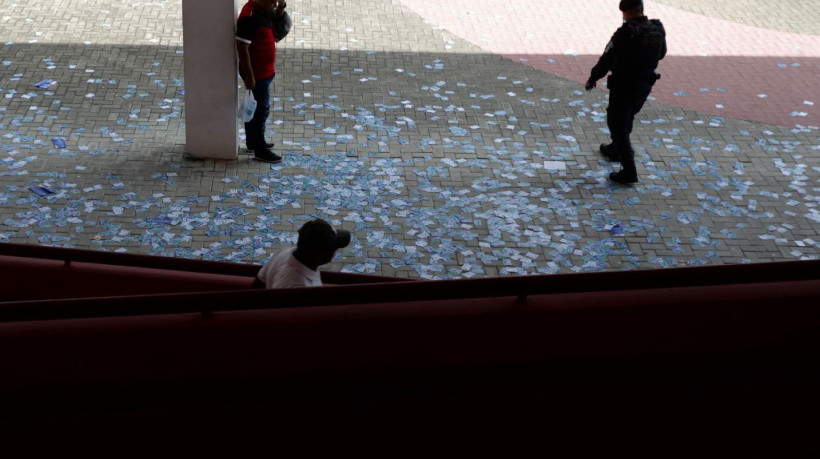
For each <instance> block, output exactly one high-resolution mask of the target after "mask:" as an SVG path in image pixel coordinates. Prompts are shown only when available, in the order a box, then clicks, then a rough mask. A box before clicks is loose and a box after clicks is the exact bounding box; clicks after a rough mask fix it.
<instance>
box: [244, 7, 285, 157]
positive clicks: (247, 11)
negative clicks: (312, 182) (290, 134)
mask: <svg viewBox="0 0 820 459" xmlns="http://www.w3.org/2000/svg"><path fill="white" fill-rule="evenodd" d="M286 7H287V2H285V1H281V0H249V1H248V3H246V4H245V6H243V7H242V11H241V12H240V13H239V18H238V19H237V21H236V51H237V54H238V55H239V76H240V77H242V81H243V82H244V83H245V87H246V88H247V89H249V90H251V91H253V97H254V99H256V103H257V105H256V112H254V115H253V118H252V119H251V120H250V121H249V122H247V123H245V136H246V141H247V147H248V150H251V151H253V155H254V157H255V158H256V159H257V160H259V161H265V162H269V163H278V162H281V161H282V157H281V156H279V155H277V154H276V153H274V152H273V151H272V150H271V148H272V147H273V144H272V143H267V142H266V141H265V123H266V122H267V120H268V116H269V115H270V85H271V83H272V82H273V78H274V77H275V76H276V68H275V66H274V65H275V63H276V41H277V36H276V33H277V32H276V28H277V27H276V24H277V23H281V22H282V20H283V19H284V18H285V8H286ZM278 38H281V37H278Z"/></svg>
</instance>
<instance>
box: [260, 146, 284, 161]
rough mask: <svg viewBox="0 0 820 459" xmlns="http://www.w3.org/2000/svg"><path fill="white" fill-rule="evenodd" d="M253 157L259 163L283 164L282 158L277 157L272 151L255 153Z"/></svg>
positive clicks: (266, 150)
mask: <svg viewBox="0 0 820 459" xmlns="http://www.w3.org/2000/svg"><path fill="white" fill-rule="evenodd" d="M253 157H254V159H256V160H257V161H262V162H265V163H281V162H282V157H281V156H279V155H277V154H276V153H274V152H272V151H270V149H268V148H266V149H264V150H258V151H255V152H253Z"/></svg>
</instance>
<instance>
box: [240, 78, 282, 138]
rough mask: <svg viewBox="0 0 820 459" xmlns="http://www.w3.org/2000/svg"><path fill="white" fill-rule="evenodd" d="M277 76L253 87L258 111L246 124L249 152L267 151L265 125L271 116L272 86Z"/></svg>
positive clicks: (259, 81) (261, 81) (259, 82)
mask: <svg viewBox="0 0 820 459" xmlns="http://www.w3.org/2000/svg"><path fill="white" fill-rule="evenodd" d="M275 76H276V75H274V76H272V77H270V78H266V79H264V80H257V81H256V86H254V87H253V98H254V99H256V111H255V112H253V118H251V120H250V121H248V122H247V123H245V142H246V143H247V146H248V149H249V150H264V149H265V123H267V121H268V116H270V85H271V83H272V82H273V78H274V77H275Z"/></svg>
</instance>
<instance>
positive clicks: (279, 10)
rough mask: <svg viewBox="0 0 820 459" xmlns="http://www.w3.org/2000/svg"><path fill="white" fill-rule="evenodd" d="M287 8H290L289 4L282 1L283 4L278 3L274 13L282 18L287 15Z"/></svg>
mask: <svg viewBox="0 0 820 459" xmlns="http://www.w3.org/2000/svg"><path fill="white" fill-rule="evenodd" d="M287 7H288V2H285V1H281V2H278V3H277V4H276V7H275V8H274V10H273V11H274V13H276V16H278V17H282V16H283V15H284V14H285V8H287Z"/></svg>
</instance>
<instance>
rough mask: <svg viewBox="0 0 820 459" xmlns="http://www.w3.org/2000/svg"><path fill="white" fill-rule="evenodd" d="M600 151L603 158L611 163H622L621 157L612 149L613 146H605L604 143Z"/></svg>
mask: <svg viewBox="0 0 820 459" xmlns="http://www.w3.org/2000/svg"><path fill="white" fill-rule="evenodd" d="M598 151H599V152H600V153H601V156H603V157H604V159H606V160H607V161H611V162H613V163H619V162H621V156H620V155H619V154H618V153H617V152H616V151H615V148H613V147H612V144H611V143H610V144H604V143H602V144H601V146H600V148H599V149H598Z"/></svg>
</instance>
